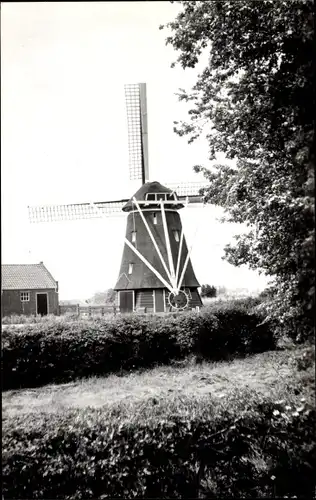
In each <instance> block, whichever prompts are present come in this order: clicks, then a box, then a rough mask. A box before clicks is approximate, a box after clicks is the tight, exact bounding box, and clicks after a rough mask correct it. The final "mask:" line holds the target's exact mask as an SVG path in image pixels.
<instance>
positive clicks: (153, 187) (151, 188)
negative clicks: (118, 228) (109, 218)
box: [122, 181, 184, 212]
mask: <svg viewBox="0 0 316 500" xmlns="http://www.w3.org/2000/svg"><path fill="white" fill-rule="evenodd" d="M147 193H172V190H171V189H169V188H167V187H166V186H163V185H162V184H160V182H157V181H154V182H146V183H145V184H143V185H142V186H141V187H140V188H139V190H138V191H136V193H135V194H134V195H133V196H132V198H131V199H130V200H129V201H128V202H127V203H126V205H124V207H123V208H122V210H123V211H124V212H130V211H131V210H135V207H134V205H133V201H132V200H133V198H134V197H135V198H136V200H137V201H145V198H146V194H147ZM149 205H157V202H156V203H154V202H151V203H149ZM183 207H184V205H183V204H182V203H181V201H179V204H177V205H172V208H174V209H175V210H178V209H179V208H183Z"/></svg>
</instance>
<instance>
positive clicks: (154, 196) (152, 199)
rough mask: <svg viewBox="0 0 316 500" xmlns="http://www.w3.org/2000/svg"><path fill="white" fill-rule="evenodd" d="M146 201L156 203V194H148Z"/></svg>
mask: <svg viewBox="0 0 316 500" xmlns="http://www.w3.org/2000/svg"><path fill="white" fill-rule="evenodd" d="M146 200H148V201H155V200H156V195H155V193H147V194H146Z"/></svg>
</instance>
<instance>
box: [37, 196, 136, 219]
mask: <svg viewBox="0 0 316 500" xmlns="http://www.w3.org/2000/svg"><path fill="white" fill-rule="evenodd" d="M126 202H127V200H118V201H103V202H96V203H71V204H68V205H43V206H34V207H28V213H29V221H30V222H32V223H35V222H61V221H72V220H81V219H96V218H100V217H102V216H104V217H106V216H114V215H122V207H123V206H124V204H125V203H126Z"/></svg>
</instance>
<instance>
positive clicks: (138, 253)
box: [125, 238, 173, 292]
mask: <svg viewBox="0 0 316 500" xmlns="http://www.w3.org/2000/svg"><path fill="white" fill-rule="evenodd" d="M125 243H126V245H128V246H129V248H130V249H131V250H133V252H134V253H135V255H137V257H138V258H139V259H140V260H141V261H142V262H143V263H144V264H145V265H146V266H147V267H148V269H149V270H150V271H152V272H153V273H154V274H155V275H156V276H157V278H158V279H159V280H160V281H161V283H162V284H163V285H164V286H165V287H166V288H168V290H169V291H170V292H173V288H172V287H171V286H170V285H169V283H168V282H167V281H166V280H165V279H164V278H163V277H162V276H161V274H160V273H159V272H158V271H157V270H156V269H155V268H154V267H153V266H152V265H151V264H150V263H149V262H148V260H147V259H146V257H144V256H143V255H142V254H141V253H140V252H139V251H138V250H137V249H136V248H135V247H134V245H132V243H131V242H130V241H129V240H128V239H127V238H125Z"/></svg>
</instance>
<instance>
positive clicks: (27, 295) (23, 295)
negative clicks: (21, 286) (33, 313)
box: [20, 292, 30, 302]
mask: <svg viewBox="0 0 316 500" xmlns="http://www.w3.org/2000/svg"><path fill="white" fill-rule="evenodd" d="M20 298H21V302H29V301H30V292H21V295H20Z"/></svg>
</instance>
